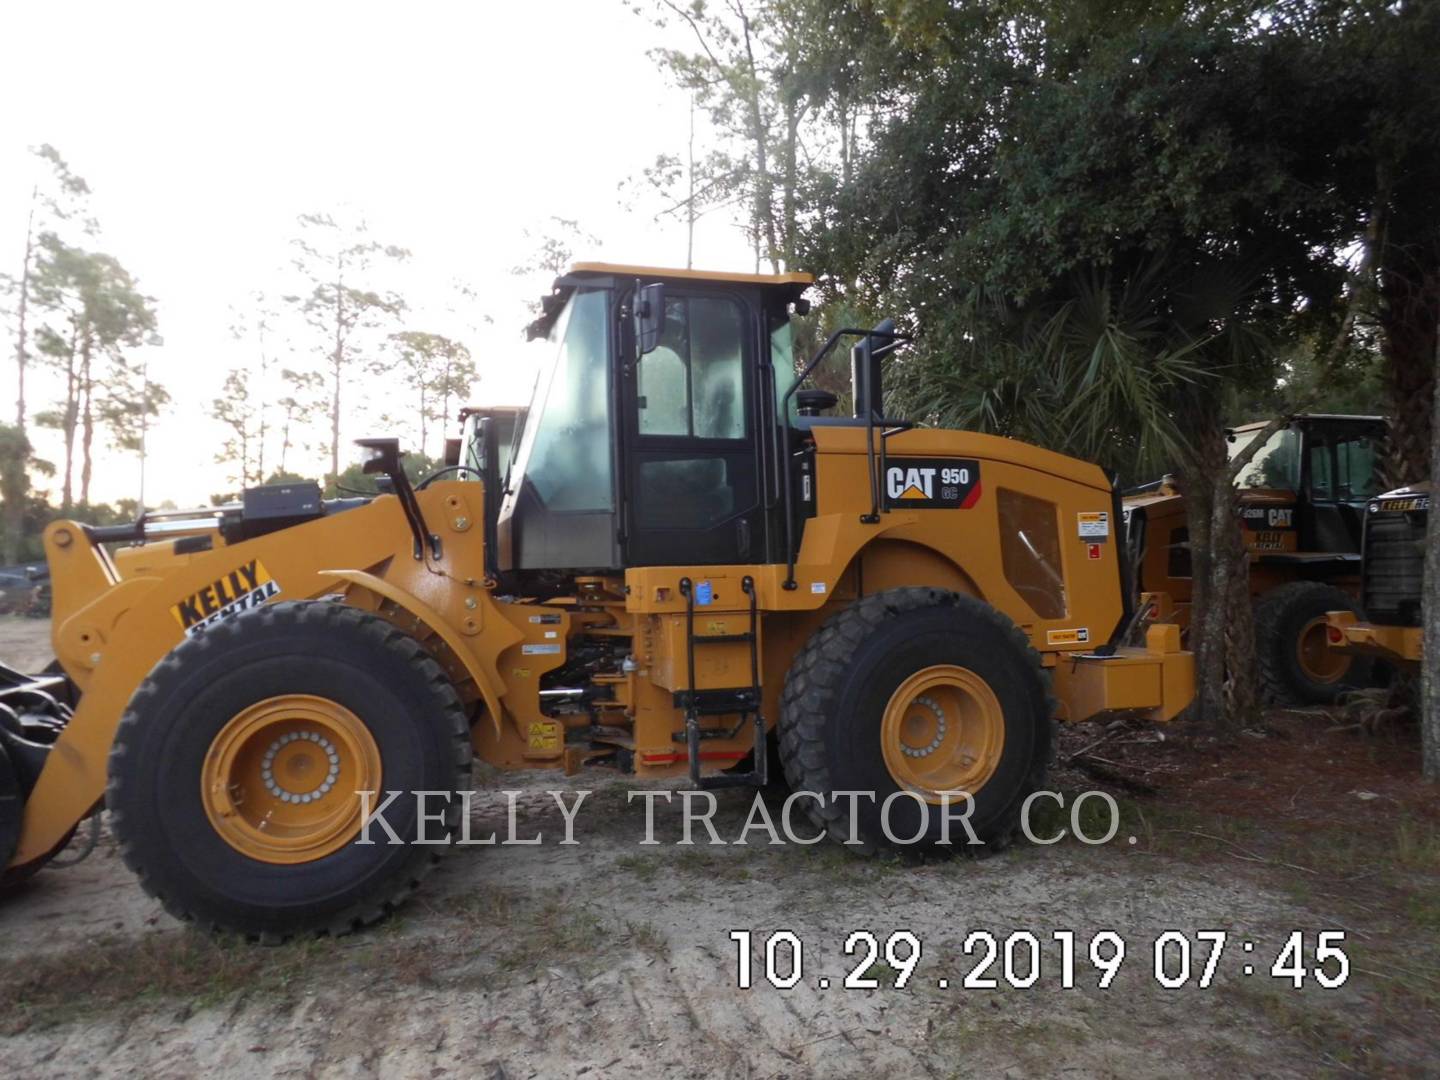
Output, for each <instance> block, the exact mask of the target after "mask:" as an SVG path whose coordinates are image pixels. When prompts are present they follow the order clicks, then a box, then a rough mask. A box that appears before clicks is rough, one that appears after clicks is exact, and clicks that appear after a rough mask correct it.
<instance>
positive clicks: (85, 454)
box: [80, 334, 95, 506]
mask: <svg viewBox="0 0 1440 1080" xmlns="http://www.w3.org/2000/svg"><path fill="white" fill-rule="evenodd" d="M92 351H93V350H92V344H91V341H90V336H89V335H88V334H87V335H86V336H85V345H84V348H83V350H82V351H81V353H80V400H81V402H82V403H83V405H82V409H81V413H80V505H81V506H89V505H90V472H91V447H92V445H93V444H94V442H95V416H94V413H93V411H92V406H93V402H94V397H95V380H94V378H93V376H92V372H91V367H90V361H91V353H92Z"/></svg>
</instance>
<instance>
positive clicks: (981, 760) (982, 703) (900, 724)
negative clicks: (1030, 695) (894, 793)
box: [880, 664, 1005, 803]
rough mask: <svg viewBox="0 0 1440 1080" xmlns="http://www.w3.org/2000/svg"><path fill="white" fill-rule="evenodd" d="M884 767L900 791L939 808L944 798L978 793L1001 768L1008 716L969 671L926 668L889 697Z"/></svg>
mask: <svg viewBox="0 0 1440 1080" xmlns="http://www.w3.org/2000/svg"><path fill="white" fill-rule="evenodd" d="M880 745H881V747H882V751H883V753H884V755H885V767H886V768H887V769H889V770H890V776H891V777H892V778H893V779H894V780H895V782H896V783H897V784H899V785H900V786H901V787H902V788H906V789H909V790H911V791H914V792H916V793H917V794H919V795H920V796H922V797H923V798H924V799H925V800H926V801H927V802H931V803H939V802H940V801H941V795H942V793H946V792H948V793H950V794H951V795H952V797H953V796H954V795H955V794H956V793H958V792H966V793H968V794H971V795H973V794H975V793H976V792H978V791H979V790H980V789H981V788H982V787H984V786H985V784H986V782H987V781H988V780H989V779H990V777H991V776H993V775H994V774H995V768H996V766H997V765H999V763H1000V755H1001V752H1002V751H1003V750H1004V749H1005V714H1004V712H1003V711H1002V710H1001V708H1000V700H999V699H998V698H997V697H996V696H995V691H993V690H991V689H990V685H989V684H988V683H987V682H985V680H984V679H982V678H980V676H978V675H976V674H975V673H974V672H973V671H971V670H970V669H969V668H963V667H957V666H956V665H954V664H936V665H935V666H934V667H927V668H922V669H921V670H920V671H917V672H915V674H913V675H911V676H910V677H909V678H908V679H906V680H905V681H904V682H902V683H901V684H900V685H899V686H898V687H897V688H896V690H895V693H894V694H892V695H891V696H890V702H889V704H887V705H886V706H885V715H884V717H883V718H882V720H881V722H880Z"/></svg>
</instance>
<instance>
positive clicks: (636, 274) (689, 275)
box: [525, 262, 815, 340]
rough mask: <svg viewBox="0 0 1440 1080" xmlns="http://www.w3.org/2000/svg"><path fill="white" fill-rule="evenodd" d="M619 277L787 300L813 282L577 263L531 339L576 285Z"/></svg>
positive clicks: (559, 281)
mask: <svg viewBox="0 0 1440 1080" xmlns="http://www.w3.org/2000/svg"><path fill="white" fill-rule="evenodd" d="M591 278H594V279H599V278H619V279H636V280H642V281H644V280H650V281H655V280H659V281H712V282H716V283H719V284H723V285H752V286H755V287H757V288H761V289H775V290H781V291H782V292H783V293H784V294H785V298H786V300H787V301H789V300H794V299H799V297H800V294H801V293H803V292H804V291H805V290H806V289H807V288H809V287H810V286H811V285H813V284H815V276H814V275H813V274H805V273H799V272H792V273H785V274H744V273H738V272H735V271H731V270H681V269H678V268H676V267H665V266H632V265H630V264H629V263H607V262H577V263H571V264H570V269H569V270H568V271H567V272H566V273H564V274H562V275H561V276H560V277H557V278H556V279H555V284H554V285H553V286H552V288H551V291H550V294H549V295H548V296H542V297H541V298H540V317H539V318H538V319H536V320H535V321H534V322H532V323H530V325H529V326H527V327H526V328H525V336H526V337H528V338H530V339H531V340H533V339H535V338H537V337H544V336H545V335H546V334H548V333H549V332H550V326H551V324H552V323H553V322H554V321H555V317H556V316H557V315H559V314H560V309H561V308H563V307H564V306H565V301H566V299H567V298H568V297H569V296H570V293H571V292H573V291H574V289H575V286H576V285H578V284H580V283H581V282H584V281H586V280H587V279H591Z"/></svg>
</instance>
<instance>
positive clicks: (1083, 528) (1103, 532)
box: [1075, 510, 1110, 544]
mask: <svg viewBox="0 0 1440 1080" xmlns="http://www.w3.org/2000/svg"><path fill="white" fill-rule="evenodd" d="M1075 516H1076V518H1077V519H1078V520H1079V523H1080V539H1081V540H1088V541H1090V542H1091V543H1099V544H1103V543H1104V542H1105V541H1106V540H1109V539H1110V512H1109V511H1108V510H1081V511H1080V512H1079V513H1078V514H1076V515H1075Z"/></svg>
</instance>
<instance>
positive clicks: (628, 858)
mask: <svg viewBox="0 0 1440 1080" xmlns="http://www.w3.org/2000/svg"><path fill="white" fill-rule="evenodd" d="M615 865H616V866H617V867H618V868H619V869H621V870H624V871H626V872H627V873H630V874H634V875H635V876H636V877H637V878H639V879H640V880H641V881H649V880H651V879H652V878H653V877H655V875H656V874H658V873H659V872H660V859H659V858H658V857H656V856H654V855H621V856H620V857H619V858H618V859H616V860H615Z"/></svg>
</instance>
